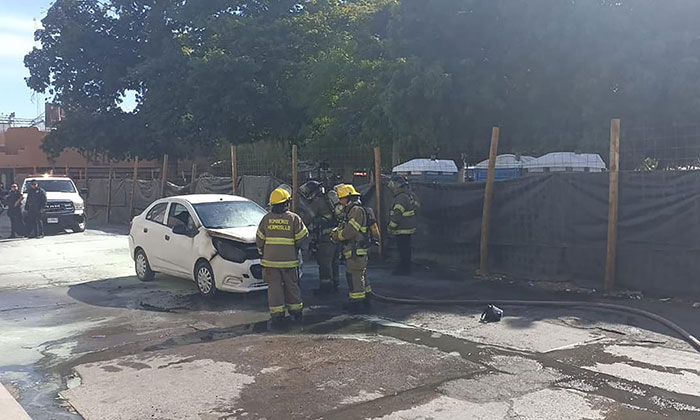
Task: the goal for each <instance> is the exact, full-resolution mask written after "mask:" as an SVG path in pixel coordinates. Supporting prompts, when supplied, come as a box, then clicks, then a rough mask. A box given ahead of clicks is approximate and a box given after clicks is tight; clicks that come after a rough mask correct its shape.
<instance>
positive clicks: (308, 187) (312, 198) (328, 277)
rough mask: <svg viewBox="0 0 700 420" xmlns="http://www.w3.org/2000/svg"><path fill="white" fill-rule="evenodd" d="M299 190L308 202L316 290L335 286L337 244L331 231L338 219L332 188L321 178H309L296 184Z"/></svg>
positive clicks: (323, 290) (337, 259)
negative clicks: (317, 281) (314, 251)
mask: <svg viewBox="0 0 700 420" xmlns="http://www.w3.org/2000/svg"><path fill="white" fill-rule="evenodd" d="M299 193H300V194H301V195H302V196H303V197H304V198H305V199H306V200H307V201H308V202H309V208H310V213H311V214H310V216H309V218H310V219H311V220H310V221H309V223H307V227H308V229H309V231H310V232H311V236H312V238H313V241H314V243H315V247H314V248H315V249H316V261H317V262H318V277H319V279H320V286H319V290H320V291H321V292H327V291H331V290H333V289H335V290H337V289H338V285H339V282H340V261H339V260H340V247H339V246H338V244H337V243H335V242H333V241H332V240H331V233H332V232H333V229H334V228H335V227H337V226H338V219H337V218H336V215H335V212H334V208H333V204H332V203H331V199H330V197H329V194H335V191H326V189H325V188H324V186H323V184H321V183H320V182H318V181H309V182H306V183H304V184H303V185H302V186H301V187H299ZM336 198H337V196H336ZM336 201H337V200H336Z"/></svg>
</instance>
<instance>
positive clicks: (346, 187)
mask: <svg viewBox="0 0 700 420" xmlns="http://www.w3.org/2000/svg"><path fill="white" fill-rule="evenodd" d="M351 195H354V196H359V195H360V193H359V192H357V190H356V189H355V187H353V186H352V185H351V184H343V185H341V186H339V187H338V198H345V197H348V196H351Z"/></svg>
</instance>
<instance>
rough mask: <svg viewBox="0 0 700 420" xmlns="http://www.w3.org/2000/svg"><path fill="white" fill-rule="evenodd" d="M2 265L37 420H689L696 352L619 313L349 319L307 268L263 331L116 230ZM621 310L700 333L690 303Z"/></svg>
mask: <svg viewBox="0 0 700 420" xmlns="http://www.w3.org/2000/svg"><path fill="white" fill-rule="evenodd" d="M2 234H3V232H2V229H0V235H2ZM0 256H1V257H2V260H3V268H2V270H0V331H2V336H1V340H0V381H2V383H3V384H4V385H5V386H6V387H7V388H8V389H9V390H10V392H11V393H12V394H13V395H14V396H15V397H16V398H17V399H18V401H19V402H20V403H21V404H22V406H23V407H24V408H25V410H26V411H27V412H28V413H29V414H30V416H31V417H32V418H33V419H81V418H85V419H101V420H102V419H143V418H149V419H219V418H224V419H273V418H279V417H283V416H284V417H286V418H302V419H303V418H308V419H362V418H364V419H428V418H430V419H465V418H475V419H477V418H478V419H491V418H493V419H501V418H508V419H510V418H512V419H543V418H552V419H566V418H571V419H579V418H589V419H606V418H608V419H646V418H650V419H651V418H674V419H675V418H688V419H694V418H698V417H700V392H699V391H698V390H700V354H698V353H695V352H693V351H692V350H691V349H690V347H689V346H688V345H687V344H686V343H684V342H682V341H680V340H679V339H677V338H675V337H673V336H672V335H671V333H669V332H668V331H666V330H664V329H663V327H660V326H657V325H655V324H653V323H652V322H651V321H647V320H644V319H639V318H637V317H635V316H632V315H627V314H620V313H609V312H597V311H594V312H591V311H585V310H582V309H575V310H565V309H543V308H528V307H509V308H505V310H506V316H505V318H504V319H503V321H502V322H500V323H492V324H483V323H480V322H479V319H478V318H479V314H480V312H481V309H482V308H479V307H474V308H469V307H460V306H439V307H438V306H408V305H392V304H386V303H382V302H374V303H373V306H372V313H371V314H367V315H354V316H349V315H347V314H345V311H344V309H343V304H344V302H345V299H344V296H343V295H344V291H341V292H340V293H338V294H331V295H317V294H315V293H314V292H313V290H312V289H313V288H315V287H316V282H317V277H316V276H315V273H314V271H315V267H314V266H313V264H307V266H306V275H305V277H304V281H303V287H304V300H305V303H306V306H307V310H306V319H305V322H304V325H303V326H290V327H289V328H287V329H286V330H284V331H269V330H268V328H267V322H266V321H267V318H268V317H267V314H266V295H265V293H264V292H263V293H253V294H247V295H236V294H219V295H217V296H215V297H214V299H212V300H208V299H205V298H203V297H201V296H199V295H198V294H197V293H196V288H195V286H194V284H193V283H192V282H189V281H186V280H180V279H175V278H171V277H167V276H161V275H159V276H157V277H156V280H155V281H153V282H151V283H141V282H139V281H138V280H137V279H136V278H135V276H133V267H132V265H133V263H132V261H131V259H130V258H129V255H128V245H127V241H126V237H125V236H124V235H123V234H121V233H120V231H119V229H103V230H89V231H88V232H86V233H84V234H66V235H57V236H51V237H46V238H44V239H42V240H16V241H7V240H1V241H0ZM371 279H372V280H373V282H374V287H375V289H377V290H378V291H381V292H382V294H386V295H399V296H403V297H429V298H447V297H449V298H458V297H464V298H475V297H485V298H496V297H498V298H501V299H507V298H518V299H525V298H536V299H543V298H553V299H556V298H564V297H565V298H566V299H567V300H571V299H577V298H580V299H592V297H590V296H573V297H572V296H570V295H569V294H562V293H553V292H546V291H542V290H537V289H536V288H529V287H526V286H525V287H523V286H522V285H518V284H507V283H505V284H496V283H493V282H475V281H474V280H472V279H457V280H455V279H448V278H447V277H443V276H441V275H439V274H437V273H436V272H434V271H419V272H418V273H416V274H415V275H414V276H412V277H391V276H390V275H389V274H388V270H386V269H383V268H378V267H373V268H372V269H371ZM616 303H620V302H619V301H616ZM622 303H629V304H633V305H635V306H640V307H646V308H652V309H655V310H657V311H659V312H662V315H664V316H667V317H669V318H671V319H672V320H674V321H677V322H679V323H680V324H681V325H682V326H683V327H684V328H688V329H691V330H693V331H691V332H693V333H695V334H697V333H698V331H697V330H698V329H700V325H698V323H697V319H698V317H700V309H698V308H693V307H692V306H691V305H690V304H686V302H683V303H682V304H674V305H671V304H664V303H659V302H658V301H652V300H641V301H633V302H632V301H630V302H627V301H623V302H622Z"/></svg>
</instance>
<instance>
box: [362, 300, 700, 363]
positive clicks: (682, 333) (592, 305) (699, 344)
mask: <svg viewBox="0 0 700 420" xmlns="http://www.w3.org/2000/svg"><path fill="white" fill-rule="evenodd" d="M372 297H374V298H376V299H377V300H379V301H382V302H387V303H396V304H404V305H438V306H439V305H466V306H485V305H489V304H491V305H499V306H537V307H544V308H573V307H576V308H588V309H603V310H608V311H615V312H626V313H629V314H634V315H638V316H642V317H645V318H648V319H651V320H654V321H656V322H658V323H659V324H661V325H663V326H665V327H666V328H668V329H670V330H671V331H673V332H675V333H676V334H677V335H678V336H679V337H680V338H682V339H683V340H684V341H686V342H687V343H688V344H690V346H691V347H693V348H694V349H695V350H696V351H697V352H699V353H700V340H698V339H697V338H695V337H694V336H693V335H692V334H690V333H689V332H688V331H686V330H684V329H683V328H681V327H680V326H678V325H677V324H675V323H673V322H671V321H669V320H668V319H666V318H664V317H662V316H660V315H657V314H655V313H653V312H649V311H645V310H643V309H637V308H632V307H629V306H625V305H616V304H613V303H602V302H578V301H550V300H502V299H494V300H483V299H408V298H396V297H389V296H382V295H380V294H378V293H376V292H374V291H373V292H372Z"/></svg>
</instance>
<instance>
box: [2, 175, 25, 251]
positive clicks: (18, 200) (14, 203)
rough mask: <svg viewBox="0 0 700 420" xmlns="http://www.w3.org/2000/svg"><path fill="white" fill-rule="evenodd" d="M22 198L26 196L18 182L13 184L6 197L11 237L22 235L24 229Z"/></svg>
mask: <svg viewBox="0 0 700 420" xmlns="http://www.w3.org/2000/svg"><path fill="white" fill-rule="evenodd" d="M22 200H24V197H23V196H22V193H21V192H19V188H17V184H12V186H11V187H10V192H9V194H8V195H7V198H6V199H5V203H6V205H7V215H8V216H9V217H10V225H11V228H10V238H16V237H17V236H21V235H22V231H23V230H24V229H23V227H22Z"/></svg>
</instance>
